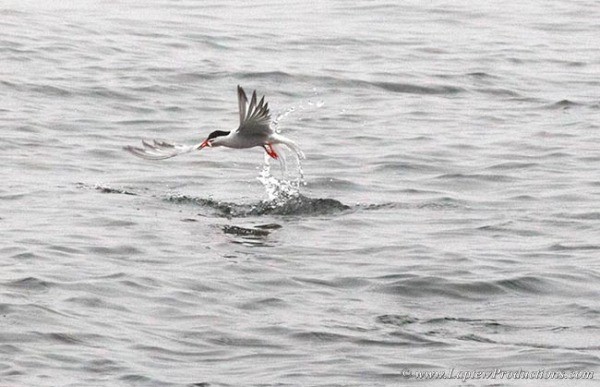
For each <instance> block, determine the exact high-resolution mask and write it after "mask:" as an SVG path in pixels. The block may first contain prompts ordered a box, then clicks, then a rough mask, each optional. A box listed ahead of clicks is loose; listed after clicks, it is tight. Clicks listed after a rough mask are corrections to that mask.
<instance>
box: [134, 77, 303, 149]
mask: <svg viewBox="0 0 600 387" xmlns="http://www.w3.org/2000/svg"><path fill="white" fill-rule="evenodd" d="M237 95H238V105H239V113H240V126H239V127H238V128H237V129H236V130H233V131H223V130H215V131H214V132H212V133H210V134H209V135H208V137H206V139H205V140H204V141H202V142H201V143H200V144H197V145H181V144H173V143H169V142H165V141H158V140H153V141H152V143H150V142H147V141H142V145H143V148H139V147H135V146H126V147H124V149H125V150H126V151H128V152H130V153H132V154H134V155H135V156H138V157H141V158H143V159H147V160H164V159H168V158H171V157H175V156H177V155H180V154H182V153H189V152H193V151H195V150H201V149H204V148H206V147H209V148H213V147H219V146H224V147H227V148H234V149H245V148H253V147H255V146H260V147H262V148H263V149H264V150H265V151H266V152H267V154H268V155H269V156H271V157H272V158H274V159H278V158H279V155H278V154H277V152H276V151H275V148H274V145H277V144H283V145H285V146H286V147H288V148H289V149H291V150H292V151H293V152H295V153H296V154H297V155H298V157H299V158H305V156H304V153H303V152H302V150H301V149H300V148H299V147H298V145H297V144H296V143H295V142H294V141H292V140H290V139H289V138H286V137H284V136H282V135H280V134H277V133H275V131H274V130H273V129H272V128H271V126H270V123H271V113H270V111H269V104H268V103H265V97H264V96H263V97H262V98H261V99H260V101H259V102H257V98H256V90H254V92H253V93H252V98H251V99H250V102H248V97H246V93H245V92H244V89H242V87H240V86H239V85H238V87H237Z"/></svg>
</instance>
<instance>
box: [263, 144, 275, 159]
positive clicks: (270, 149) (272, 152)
mask: <svg viewBox="0 0 600 387" xmlns="http://www.w3.org/2000/svg"><path fill="white" fill-rule="evenodd" d="M263 148H265V151H266V152H267V154H268V155H269V156H271V157H272V158H274V159H275V160H277V159H278V158H279V155H278V154H277V152H275V149H273V147H272V146H271V144H265V145H263Z"/></svg>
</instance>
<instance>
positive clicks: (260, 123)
mask: <svg viewBox="0 0 600 387" xmlns="http://www.w3.org/2000/svg"><path fill="white" fill-rule="evenodd" d="M237 91H238V105H239V109H240V126H239V128H238V129H237V132H238V133H240V134H243V135H250V136H254V135H264V136H267V135H270V134H271V133H273V130H272V129H271V127H270V123H271V112H270V111H269V104H268V103H265V97H264V96H263V97H262V98H261V99H260V102H258V103H257V98H256V90H254V92H253V93H252V98H251V99H250V103H248V98H247V97H246V93H245V92H244V89H242V88H241V87H240V86H239V85H238V88H237Z"/></svg>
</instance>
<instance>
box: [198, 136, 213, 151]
mask: <svg viewBox="0 0 600 387" xmlns="http://www.w3.org/2000/svg"><path fill="white" fill-rule="evenodd" d="M207 146H208V147H210V146H211V145H210V142H209V141H208V138H207V139H206V140H204V141H202V144H200V149H202V148H206V147H207Z"/></svg>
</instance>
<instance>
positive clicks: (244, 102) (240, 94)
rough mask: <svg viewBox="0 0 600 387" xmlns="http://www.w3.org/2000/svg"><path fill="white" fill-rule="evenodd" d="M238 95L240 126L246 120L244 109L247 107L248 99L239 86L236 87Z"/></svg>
mask: <svg viewBox="0 0 600 387" xmlns="http://www.w3.org/2000/svg"><path fill="white" fill-rule="evenodd" d="M237 93H238V107H239V110H240V125H242V124H243V123H244V120H245V119H246V107H247V106H248V97H246V93H245V92H244V89H242V87H241V86H240V85H238V87H237Z"/></svg>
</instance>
